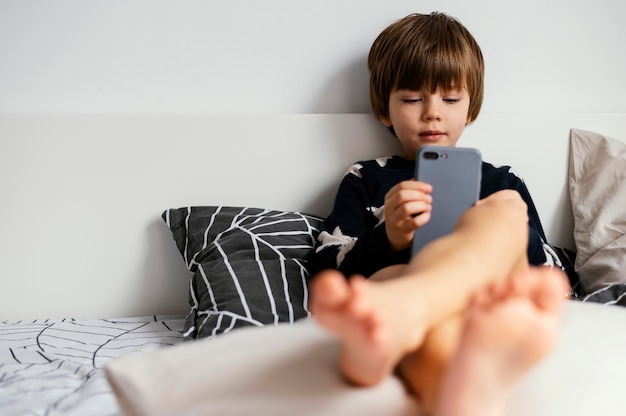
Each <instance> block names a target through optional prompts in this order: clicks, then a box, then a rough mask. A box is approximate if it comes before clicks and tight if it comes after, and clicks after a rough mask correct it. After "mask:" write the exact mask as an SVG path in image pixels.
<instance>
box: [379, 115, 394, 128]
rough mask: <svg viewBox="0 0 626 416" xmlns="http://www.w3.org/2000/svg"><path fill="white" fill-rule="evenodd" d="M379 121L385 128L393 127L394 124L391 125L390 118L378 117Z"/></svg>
mask: <svg viewBox="0 0 626 416" xmlns="http://www.w3.org/2000/svg"><path fill="white" fill-rule="evenodd" d="M378 121H380V122H381V123H382V124H383V126H385V127H393V124H391V120H390V119H389V116H386V117H383V116H381V117H378Z"/></svg>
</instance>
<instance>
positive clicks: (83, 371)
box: [0, 113, 626, 415]
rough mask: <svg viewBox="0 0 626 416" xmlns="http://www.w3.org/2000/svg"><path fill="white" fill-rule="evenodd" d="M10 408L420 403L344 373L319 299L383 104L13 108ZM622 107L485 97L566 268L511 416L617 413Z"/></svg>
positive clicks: (5, 238)
mask: <svg viewBox="0 0 626 416" xmlns="http://www.w3.org/2000/svg"><path fill="white" fill-rule="evenodd" d="M0 137H2V144H1V146H2V150H1V151H0V194H1V195H2V204H0V221H1V227H2V230H3V232H2V237H0V276H1V278H0V285H1V286H0V414H3V415H4V414H7V415H22V414H23V415H55V414H64V415H66V414H71V415H120V414H126V415H156V414H177V415H184V414H188V415H193V414H203V415H207V414H210V415H224V414H235V415H245V414H267V415H276V414H289V415H291V414H299V415H303V414H324V415H333V414H336V415H345V414H364V415H366V414H372V415H374V414H376V415H378V414H387V415H405V414H407V415H408V414H420V409H419V403H418V402H417V401H416V400H415V399H414V398H412V397H411V396H409V395H408V394H407V393H406V392H405V391H404V389H403V388H402V385H401V383H400V382H399V381H398V380H397V379H396V378H394V377H390V378H389V379H388V380H386V381H385V382H384V383H382V384H381V385H379V386H377V387H375V388H368V389H362V388H355V387H352V386H349V385H347V384H345V383H344V382H343V381H342V379H341V377H340V376H339V374H338V373H337V372H336V369H335V366H334V363H335V359H336V355H337V348H338V345H337V342H336V340H335V339H333V338H332V337H331V336H330V335H329V334H327V333H326V332H324V331H323V330H322V329H320V328H319V327H318V326H317V325H316V323H315V320H314V319H311V318H312V317H311V315H310V313H309V311H308V309H307V307H306V305H307V301H308V291H307V287H306V281H307V277H308V276H307V274H306V271H305V264H306V257H307V254H308V253H309V252H310V250H311V247H312V244H313V240H314V237H315V235H316V231H317V227H318V226H319V221H320V219H321V218H322V217H323V216H324V215H325V214H326V213H327V212H328V211H329V209H330V206H331V203H332V197H333V194H334V192H335V189H336V186H337V185H338V181H339V178H340V177H341V176H342V175H343V173H344V172H345V171H346V169H347V168H348V167H349V166H350V165H351V164H352V163H353V162H355V161H356V160H361V159H369V158H373V157H377V156H381V155H388V154H392V153H395V152H397V150H398V148H397V144H396V143H395V139H394V138H393V137H392V136H391V135H390V133H389V132H388V131H387V130H386V129H384V128H383V127H382V126H380V125H379V124H378V123H377V122H376V120H374V119H373V118H372V116H371V115H369V114H272V115H202V116H199V115H198V116H182V115H169V116H148V115H144V116H140V115H137V116H113V115H111V116H53V115H48V116H45V115H22V116H20V115H15V116H9V115H5V116H0ZM625 143H626V114H495V113H494V114H482V115H481V116H480V117H479V120H478V121H477V122H475V123H474V124H473V125H472V126H470V127H469V128H468V129H467V130H466V133H465V134H464V136H463V138H462V139H461V142H460V145H462V146H473V147H478V148H480V149H481V151H482V153H483V158H484V159H485V160H487V161H490V162H492V163H495V164H510V165H512V166H513V167H514V168H515V171H516V173H518V174H519V175H520V176H521V177H522V178H524V180H525V181H526V183H527V185H528V187H529V189H530V191H531V194H532V195H533V198H534V200H535V203H536V205H537V209H538V212H539V214H540V216H541V219H542V222H543V225H544V228H545V231H546V234H547V236H548V240H549V242H550V243H551V244H552V245H553V247H554V261H555V264H556V266H557V267H563V268H565V270H566V271H567V272H568V275H569V277H570V280H571V283H572V288H573V289H572V294H573V300H572V301H570V302H569V303H568V305H567V309H566V314H565V317H564V323H563V327H562V329H561V333H560V334H559V341H558V344H557V347H556V349H555V350H554V351H553V352H552V353H551V354H550V355H549V356H548V358H547V359H546V360H544V361H543V362H542V363H541V364H540V365H539V366H538V367H537V368H535V369H534V370H533V371H532V372H531V373H530V374H528V376H527V377H526V378H525V379H524V381H523V382H522V384H521V385H520V386H519V389H518V390H517V391H516V395H515V397H514V403H513V407H512V410H511V413H510V414H511V415H528V414H532V415H583V414H585V415H586V414H613V413H616V412H619V411H620V410H621V409H622V408H623V405H622V404H621V401H620V397H621V391H620V382H619V381H620V379H621V375H622V374H624V372H625V371H626V362H625V361H624V360H623V359H622V357H621V352H622V351H623V349H624V348H625V347H626V334H625V333H624V332H625V331H623V327H624V325H625V324H626V308H623V306H626V296H624V294H625V293H626V289H625V288H624V285H625V283H624V282H626V266H625V261H624V258H625V257H626V256H625V255H624V250H626V249H625V247H626V240H625V238H626V237H625V235H624V234H625V228H626V225H625V224H626V219H625V217H626V213H625V212H626V209H624V206H626V205H625V204H624V198H623V195H624V194H625V193H624V192H625V191H626V189H625V188H626V150H625V149H626V144H625Z"/></svg>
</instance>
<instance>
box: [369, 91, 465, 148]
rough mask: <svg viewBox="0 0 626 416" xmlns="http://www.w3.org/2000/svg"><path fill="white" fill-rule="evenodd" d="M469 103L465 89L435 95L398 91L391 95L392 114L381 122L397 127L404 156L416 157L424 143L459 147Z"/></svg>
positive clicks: (390, 112) (390, 110)
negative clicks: (458, 143) (457, 144)
mask: <svg viewBox="0 0 626 416" xmlns="http://www.w3.org/2000/svg"><path fill="white" fill-rule="evenodd" d="M469 104H470V99H469V94H468V92H467V90H466V89H464V88H463V89H454V90H450V91H443V90H441V89H438V90H437V91H436V92H435V93H434V94H433V93H430V92H423V91H411V90H394V91H393V92H392V93H391V95H390V96H389V117H385V118H382V119H381V120H380V121H381V122H382V123H383V124H384V125H385V126H387V127H392V126H393V129H394V131H395V132H396V136H398V139H399V140H400V143H401V144H402V149H403V151H404V152H403V153H404V154H403V156H404V158H406V159H409V160H414V159H415V154H416V152H417V150H418V149H419V148H420V147H422V146H426V145H436V146H456V143H457V141H458V140H459V138H460V137H461V133H463V130H464V129H465V126H466V125H467V123H468V122H469V119H468V111H469Z"/></svg>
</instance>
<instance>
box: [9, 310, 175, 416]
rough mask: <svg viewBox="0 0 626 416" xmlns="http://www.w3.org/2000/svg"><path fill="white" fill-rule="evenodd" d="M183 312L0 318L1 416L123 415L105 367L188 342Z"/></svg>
mask: <svg viewBox="0 0 626 416" xmlns="http://www.w3.org/2000/svg"><path fill="white" fill-rule="evenodd" d="M183 325H184V317H183V316H148V317H136V318H125V319H97V320H76V319H57V320H54V319H49V320H48V319H46V320H35V321H0V415H4V416H8V415H11V416H13V415H47V416H48V415H49V416H52V415H76V416H88V415H99V416H102V415H119V414H120V410H119V408H118V405H117V403H116V400H115V397H114V395H113V393H112V391H111V389H110V387H109V385H108V383H107V381H106V378H105V375H104V371H103V366H104V364H105V363H106V362H108V361H109V360H111V359H114V358H117V357H121V356H123V355H127V354H130V353H133V352H136V351H150V350H154V349H156V348H161V347H164V346H170V345H175V344H178V343H180V342H181V341H182V339H183V337H182V329H183Z"/></svg>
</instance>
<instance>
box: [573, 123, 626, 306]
mask: <svg viewBox="0 0 626 416" xmlns="http://www.w3.org/2000/svg"><path fill="white" fill-rule="evenodd" d="M569 190H570V196H571V201H572V209H573V214H574V241H575V243H576V252H577V254H576V262H575V270H576V272H577V273H578V275H579V277H580V282H581V286H582V289H583V292H584V293H585V294H589V293H592V292H594V291H596V290H598V289H601V288H603V287H605V286H608V285H610V284H615V283H626V143H623V142H621V141H619V140H616V139H612V138H609V137H606V136H603V135H600V134H597V133H593V132H589V131H583V130H576V129H572V130H571V131H570V163H569Z"/></svg>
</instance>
